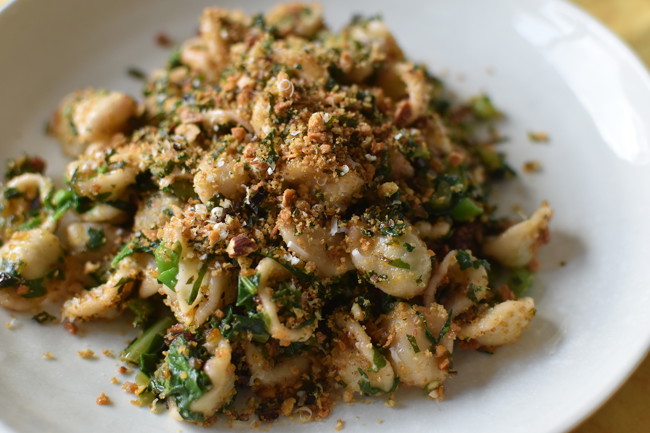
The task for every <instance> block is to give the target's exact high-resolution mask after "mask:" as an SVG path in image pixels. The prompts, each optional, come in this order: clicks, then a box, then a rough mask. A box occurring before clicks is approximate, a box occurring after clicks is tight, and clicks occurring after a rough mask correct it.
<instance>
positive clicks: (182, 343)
mask: <svg viewBox="0 0 650 433" xmlns="http://www.w3.org/2000/svg"><path fill="white" fill-rule="evenodd" d="M205 358H207V353H206V350H205V348H204V347H203V345H201V344H198V343H197V342H196V341H190V340H188V339H187V338H186V337H185V335H184V334H180V335H178V336H177V337H176V338H175V339H174V340H173V341H172V342H171V344H170V345H169V350H168V351H167V356H165V360H164V362H163V364H162V365H161V366H160V367H159V368H158V370H156V372H155V373H154V377H153V379H152V381H151V386H152V388H153V390H154V391H155V392H157V393H158V394H159V395H160V396H161V397H162V398H172V399H173V400H174V402H175V403H176V407H177V408H178V413H179V414H180V416H181V417H183V419H185V420H188V421H203V420H204V417H203V414H201V413H198V412H193V411H192V410H191V409H190V407H191V405H192V403H193V402H194V401H196V400H198V399H199V398H201V396H202V395H203V394H205V392H206V391H207V390H208V388H209V387H210V386H212V382H211V381H210V378H209V377H208V375H207V374H206V373H205V372H204V371H203V369H202V368H201V365H202V363H200V362H197V361H200V360H203V359H205Z"/></svg>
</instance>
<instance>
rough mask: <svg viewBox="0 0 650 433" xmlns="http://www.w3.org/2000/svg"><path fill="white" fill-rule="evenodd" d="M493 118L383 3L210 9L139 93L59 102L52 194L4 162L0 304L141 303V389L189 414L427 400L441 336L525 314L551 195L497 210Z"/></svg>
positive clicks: (31, 160)
mask: <svg viewBox="0 0 650 433" xmlns="http://www.w3.org/2000/svg"><path fill="white" fill-rule="evenodd" d="M501 117H502V114H501V113H500V112H499V111H498V110H497V109H496V108H495V107H494V106H493V105H492V103H491V101H490V99H489V98H488V97H487V96H485V95H478V96H476V97H475V98H472V99H470V100H468V101H458V100H456V99H455V98H454V97H452V96H451V94H450V92H449V91H447V89H446V88H445V86H444V84H443V83H442V81H441V80H440V79H439V78H437V77H435V76H433V75H432V74H430V73H429V72H428V71H427V69H426V68H425V67H423V66H421V65H418V64H415V63H413V62H411V61H409V60H407V59H406V58H405V56H404V54H403V52H402V50H401V49H400V47H399V46H398V44H397V42H396V40H395V39H394V37H393V36H392V35H391V33H390V32H389V30H388V29H387V27H386V26H385V24H384V23H383V22H382V20H381V18H379V17H354V18H353V19H352V20H351V22H350V23H349V24H348V25H346V26H345V27H343V28H342V29H341V30H340V31H339V32H332V31H330V30H328V29H327V27H326V26H325V24H324V22H323V16H322V10H321V8H320V7H319V6H318V5H301V4H286V5H280V6H276V7H275V8H274V9H272V10H271V11H270V12H268V13H266V14H258V15H254V16H247V15H245V14H243V13H241V12H237V11H227V10H223V9H219V8H211V9H207V10H205V12H204V13H203V15H202V17H201V18H200V31H199V34H198V36H196V37H194V38H192V39H190V40H188V41H186V42H184V43H183V44H182V45H181V46H180V47H179V48H178V49H177V50H176V51H175V52H174V53H173V55H172V56H171V57H170V59H169V61H168V62H167V64H166V65H165V67H164V68H162V69H161V70H158V71H155V72H154V73H152V74H151V76H150V77H149V78H148V79H147V80H146V83H145V85H144V92H143V97H142V99H141V100H140V101H137V100H135V99H134V98H132V97H131V96H128V95H126V94H123V93H121V92H118V91H106V90H101V89H100V90H98V89H82V90H78V91H75V92H73V93H71V94H70V95H68V96H67V97H66V98H65V99H64V100H63V101H62V102H61V104H60V106H59V107H58V109H57V110H56V112H55V113H54V115H53V117H52V120H51V122H50V131H51V133H52V134H53V135H54V136H56V137H57V138H58V139H59V141H60V142H61V144H62V147H63V150H64V151H65V152H66V153H67V154H68V155H70V156H71V157H72V158H73V159H72V161H71V162H70V163H69V165H68V166H67V169H66V172H65V175H64V178H65V186H64V187H63V188H61V189H56V188H55V187H54V186H53V183H52V181H51V180H50V179H49V178H48V177H46V176H45V175H44V174H43V173H44V169H45V164H44V162H43V161H42V160H40V159H39V158H37V157H29V156H23V157H19V158H17V159H14V160H12V161H10V162H9V164H8V169H7V174H6V183H5V186H4V189H3V195H2V198H1V201H2V203H1V205H2V206H1V207H2V208H1V215H0V223H1V229H2V232H1V235H2V240H3V242H4V244H3V246H2V247H1V248H0V255H1V257H2V267H1V269H0V287H1V289H0V304H2V305H3V306H4V307H7V308H10V309H14V310H23V311H37V310H38V309H39V308H41V305H42V303H43V301H45V300H48V301H51V300H60V301H62V310H61V317H62V319H63V320H64V321H65V322H79V321H88V320H95V319H100V318H101V319H105V318H115V317H118V316H121V315H124V316H125V317H132V318H133V320H134V323H135V325H137V326H139V327H141V328H142V329H143V331H142V333H141V335H140V336H139V337H138V338H136V340H134V342H133V343H132V344H131V345H129V347H127V348H126V349H125V351H124V353H123V359H125V360H126V361H128V362H132V363H134V364H137V365H138V366H139V367H140V374H139V380H140V385H141V386H140V388H139V390H138V394H140V397H141V398H142V399H143V400H146V401H152V400H154V399H157V401H164V402H166V404H167V406H168V407H169V408H170V410H171V412H172V413H173V414H175V416H177V417H179V418H181V419H184V420H188V421H192V422H196V423H210V422H212V421H214V420H215V419H216V417H217V416H218V414H220V413H223V414H226V415H228V416H229V417H231V418H234V419H240V420H241V419H248V418H249V417H250V416H253V414H256V415H257V416H258V417H259V419H261V420H263V421H270V420H273V419H275V418H277V417H278V416H279V415H285V416H292V415H294V416H302V417H307V418H312V419H321V418H323V417H326V416H327V415H328V414H329V412H330V410H331V408H332V405H333V404H334V403H335V402H336V401H337V400H339V399H343V400H345V401H351V400H353V399H354V398H355V395H358V394H365V395H389V396H390V395H392V393H393V392H394V391H395V390H396V389H397V388H398V387H417V388H422V389H424V390H425V391H426V394H427V395H428V396H429V397H430V398H432V399H436V400H440V399H442V398H443V395H444V386H445V385H444V384H445V380H446V379H447V378H448V377H449V376H451V375H453V374H454V373H455V370H454V367H453V353H454V351H455V349H457V348H458V347H462V348H466V349H475V350H476V349H478V350H488V351H491V350H494V349H495V348H496V347H498V346H502V345H504V344H509V343H514V342H515V341H517V340H518V339H519V337H520V335H521V334H522V331H523V330H524V329H525V328H526V327H527V326H528V325H529V322H530V321H531V319H532V317H533V316H534V313H535V307H534V302H533V300H532V299H531V298H529V297H525V296H524V295H525V290H526V289H527V287H528V286H529V285H530V281H531V278H532V274H531V272H532V271H534V270H535V267H536V260H535V254H536V251H537V249H538V247H539V246H540V245H542V244H543V243H545V242H547V240H548V222H549V220H550V218H551V215H552V211H551V209H550V208H549V207H548V206H547V205H546V204H542V205H541V206H540V208H539V209H537V210H536V211H535V212H534V213H532V215H531V216H530V217H529V218H527V219H522V220H520V221H518V222H517V221H513V220H509V219H504V218H498V217H497V216H495V205H494V204H492V203H491V202H490V201H489V200H488V194H489V191H490V187H491V185H492V184H493V183H494V182H495V181H499V180H502V179H506V178H508V177H511V176H512V175H513V174H514V173H513V171H512V170H511V169H510V168H509V167H508V165H507V164H506V163H505V162H504V158H503V155H502V154H501V153H499V152H498V144H499V142H500V141H501V140H502V139H501V138H500V137H499V135H498V133H497V132H496V129H495V123H496V122H498V121H499V119H500V118H501ZM118 338H119V337H118ZM245 389H248V392H247V393H244V392H242V391H243V390H245ZM238 395H242V396H246V397H242V398H243V399H245V401H243V402H240V403H241V404H238V402H237V400H238V399H237V396H238ZM147 399H148V400H147Z"/></svg>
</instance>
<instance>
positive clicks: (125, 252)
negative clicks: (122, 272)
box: [111, 241, 160, 267]
mask: <svg viewBox="0 0 650 433" xmlns="http://www.w3.org/2000/svg"><path fill="white" fill-rule="evenodd" d="M158 245H160V242H159V241H154V242H151V243H150V244H149V245H141V244H139V243H138V242H137V241H129V242H127V243H126V244H125V245H124V246H123V247H122V249H121V250H120V252H119V253H117V255H116V256H115V257H114V258H113V261H112V262H111V266H113V267H115V266H117V264H118V263H119V262H120V261H121V260H122V259H124V258H125V257H128V256H130V255H132V254H135V253H149V254H152V253H153V252H154V251H155V249H156V248H157V247H158Z"/></svg>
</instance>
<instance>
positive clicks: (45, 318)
mask: <svg viewBox="0 0 650 433" xmlns="http://www.w3.org/2000/svg"><path fill="white" fill-rule="evenodd" d="M32 320H35V321H36V322H37V323H38V324H39V325H44V324H46V323H48V322H54V321H55V320H56V317H54V316H53V315H51V314H50V313H48V312H47V311H41V312H40V313H38V314H35V315H34V316H33V317H32Z"/></svg>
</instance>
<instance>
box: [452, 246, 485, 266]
mask: <svg viewBox="0 0 650 433" xmlns="http://www.w3.org/2000/svg"><path fill="white" fill-rule="evenodd" d="M456 260H457V261H458V265H459V266H460V269H461V270H462V271H464V270H465V269H469V268H474V269H478V268H480V267H481V266H482V267H484V268H485V269H486V270H488V271H489V270H490V263H489V262H488V261H487V260H482V259H476V260H472V255H471V254H470V253H469V252H467V251H466V250H458V251H456Z"/></svg>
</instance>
